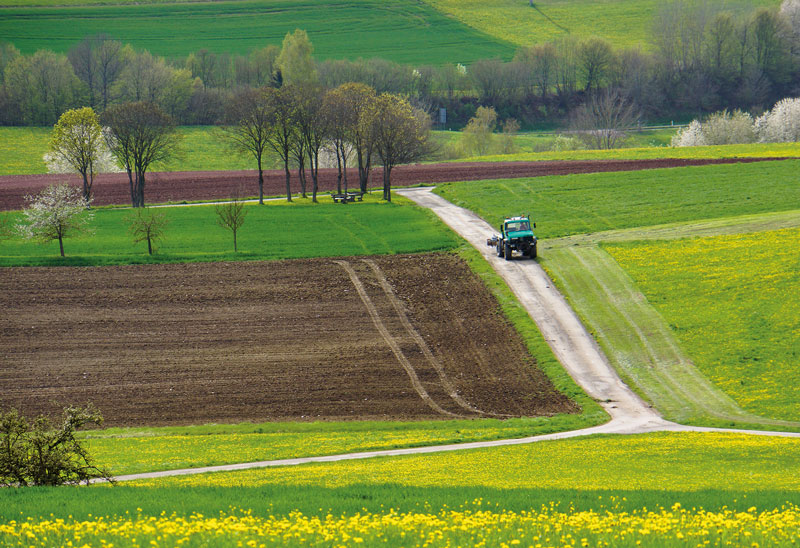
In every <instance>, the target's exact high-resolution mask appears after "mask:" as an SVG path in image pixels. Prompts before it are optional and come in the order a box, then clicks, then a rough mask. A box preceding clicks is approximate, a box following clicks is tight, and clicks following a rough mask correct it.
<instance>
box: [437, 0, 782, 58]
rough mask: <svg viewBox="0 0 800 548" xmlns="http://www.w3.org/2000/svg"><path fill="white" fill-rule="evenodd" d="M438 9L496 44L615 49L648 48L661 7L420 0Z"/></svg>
mask: <svg viewBox="0 0 800 548" xmlns="http://www.w3.org/2000/svg"><path fill="white" fill-rule="evenodd" d="M424 1H425V3H427V4H430V5H431V6H433V7H434V8H436V9H437V10H439V11H441V12H442V13H445V14H447V15H449V16H451V17H454V18H455V19H457V20H459V21H461V22H463V23H464V24H466V25H469V26H471V27H472V28H475V29H477V30H481V31H483V32H485V33H487V34H489V35H491V36H495V37H497V38H498V39H503V40H508V41H510V42H513V43H514V44H517V45H518V46H530V45H532V44H535V43H541V42H547V41H549V40H554V39H557V38H561V37H564V36H566V35H572V36H576V37H578V38H581V37H586V36H598V37H600V38H604V39H606V40H608V41H610V42H612V43H613V44H614V45H615V46H616V47H620V46H630V47H634V46H643V47H644V48H648V47H649V46H650V35H651V32H652V25H653V18H654V17H655V16H656V14H658V10H659V7H660V6H661V5H662V2H658V1H656V0H614V1H611V2H593V1H591V0H537V1H536V2H534V3H533V4H534V5H533V6H531V5H529V3H528V2H524V1H522V2H521V1H518V0H498V1H495V2H492V3H491V5H489V4H487V3H486V2H481V1H479V0H424ZM779 5H780V1H779V0H747V1H738V2H728V3H726V7H728V8H734V9H736V8H739V9H742V8H750V9H752V8H753V7H757V6H765V7H770V8H775V7H778V6H779Z"/></svg>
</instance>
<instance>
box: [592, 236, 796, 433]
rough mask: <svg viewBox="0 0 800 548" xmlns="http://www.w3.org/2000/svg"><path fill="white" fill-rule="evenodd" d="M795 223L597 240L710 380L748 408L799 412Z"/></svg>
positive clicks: (791, 416) (786, 414)
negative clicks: (747, 230) (693, 235)
mask: <svg viewBox="0 0 800 548" xmlns="http://www.w3.org/2000/svg"><path fill="white" fill-rule="evenodd" d="M798 242H800V229H797V228H795V229H785V230H780V231H774V232H759V233H752V234H740V235H725V236H718V237H710V238H702V239H692V240H681V241H677V242H675V241H673V242H659V241H655V242H630V243H615V244H604V246H603V247H604V249H606V250H607V251H608V252H609V253H610V254H611V256H612V257H613V258H614V260H616V261H617V262H618V263H619V264H620V265H621V266H622V267H623V268H624V269H625V270H626V271H627V272H629V273H630V275H631V276H632V278H633V279H634V281H635V282H636V284H637V285H638V286H639V287H640V288H641V291H642V292H643V293H644V294H645V295H646V296H647V299H648V301H649V302H651V303H652V304H653V306H654V307H655V309H656V310H657V311H658V312H659V313H660V314H661V315H663V317H664V318H665V320H666V322H668V323H669V325H670V326H671V328H672V330H673V332H674V334H675V336H676V337H677V339H678V340H679V341H680V343H681V345H682V346H683V347H684V348H685V349H686V350H687V352H689V354H690V355H691V356H692V359H693V361H694V362H695V364H696V365H697V367H698V369H700V370H701V371H702V372H703V373H704V374H705V375H706V376H708V378H710V379H711V380H712V381H713V382H714V383H715V384H716V385H717V386H719V387H720V388H721V389H722V390H724V391H725V392H726V393H727V394H728V395H730V397H732V398H733V399H735V400H736V401H737V402H738V403H739V404H740V405H741V406H742V407H743V408H744V409H746V410H748V411H750V412H751V413H762V414H765V415H767V416H770V417H775V418H782V419H786V420H795V421H796V420H797V418H798V417H799V416H800V394H798V392H797V390H796V386H797V384H798V382H800V373H798V370H797V367H796V364H797V362H798V358H800V349H798V345H797V341H798V334H800V297H798V292H797V287H798V286H800V269H798V265H800V246H798V245H797V244H798Z"/></svg>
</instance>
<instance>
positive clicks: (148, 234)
mask: <svg viewBox="0 0 800 548" xmlns="http://www.w3.org/2000/svg"><path fill="white" fill-rule="evenodd" d="M126 220H127V221H128V233H129V234H130V235H131V236H133V243H135V244H138V243H139V242H144V241H146V242H147V254H148V255H152V254H153V244H154V243H155V242H156V241H157V240H160V239H161V238H163V237H164V230H165V229H166V228H167V225H168V224H169V220H168V219H167V216H166V215H165V214H164V213H160V212H154V211H150V210H148V209H145V208H137V209H134V210H133V213H131V214H130V215H128V216H127V217H126Z"/></svg>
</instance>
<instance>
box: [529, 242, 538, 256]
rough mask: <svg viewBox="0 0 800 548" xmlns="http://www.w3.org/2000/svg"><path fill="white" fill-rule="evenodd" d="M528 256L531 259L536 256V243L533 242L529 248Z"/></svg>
mask: <svg viewBox="0 0 800 548" xmlns="http://www.w3.org/2000/svg"><path fill="white" fill-rule="evenodd" d="M528 256H529V257H530V258H531V259H535V258H536V244H533V246H532V247H531V249H530V254H529V255H528Z"/></svg>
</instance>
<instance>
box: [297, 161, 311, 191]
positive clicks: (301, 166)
mask: <svg viewBox="0 0 800 548" xmlns="http://www.w3.org/2000/svg"><path fill="white" fill-rule="evenodd" d="M297 163H298V165H297V177H298V179H300V192H301V193H302V196H303V198H308V196H307V195H306V186H307V183H308V181H306V163H305V160H298V162H297Z"/></svg>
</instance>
